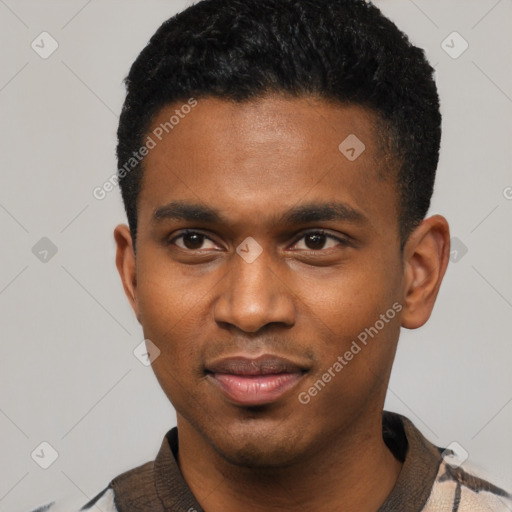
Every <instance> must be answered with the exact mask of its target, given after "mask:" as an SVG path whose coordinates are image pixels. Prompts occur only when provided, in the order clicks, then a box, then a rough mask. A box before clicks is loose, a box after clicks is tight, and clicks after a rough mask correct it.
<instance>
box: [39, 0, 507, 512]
mask: <svg viewBox="0 0 512 512" xmlns="http://www.w3.org/2000/svg"><path fill="white" fill-rule="evenodd" d="M432 73H433V69H432V68H431V66H430V65H429V64H428V63H427V61H426V59H425V57H424V54H423V52H422V51H421V50H420V49H418V48H415V47H414V46H412V45H411V44H410V43H409V42H408V40H407V38H406V37H405V36H404V35H403V34H402V33H401V32H400V31H399V30H398V29H397V28H396V27H395V26H394V25H393V23H391V22H390V21H389V20H387V19H386V18H384V17H383V16H382V15H381V13H380V12H379V11H378V9H377V8H376V7H374V6H372V5H371V4H369V3H366V2H363V1H360V0H337V1H332V0H315V1H313V0H244V1H241V0H235V1H233V0H203V1H201V2H199V3H197V4H196V5H193V6H191V7H189V8H188V9H186V10H185V11H183V12H182V13H180V14H178V15H177V16H175V17H173V18H171V19H170V20H168V21H166V22H165V23H164V24H163V25H162V26H161V27H160V28H159V30H158V31H157V32H156V34H155V35H154V36H153V38H152V39H151V41H150V43H149V44H148V46H146V48H144V50H143V51H142V52H141V54H140V55H139V57H138V58H137V60H136V61H135V63H134V64H133V66H132V68H131V70H130V73H129V75H128V77H127V79H126V85H127V97H126V102H125V104H124V107H123V111H122V115H121V119H120V124H119V130H118V138H119V144H118V149H117V156H118V163H119V172H118V177H119V183H120V186H121V190H122V195H123V200H124V204H125V208H126V212H127V217H128V223H129V226H125V225H120V226H118V227H117V228H116V229H115V232H114V236H115V240H116V244H117V259H116V263H117V268H118V270H119V273H120V276H121V279H122V282H123V286H124V290H125V292H126V295H127V297H128V300H129V301H130V304H131V306H132V308H133V310H134V312H135V314H136V316H137V318H138V320H139V322H140V324H141V325H142V328H143V331H144V337H145V338H146V340H148V341H147V348H148V352H149V357H150V359H151V360H152V366H153V369H154V372H155V375H156V377H157V379H158V381H159V383H160V385H161V386H162V388H163V390H164V392H165V393H166V395H167V396H168V398H169V400H170V401H171V403H172V405H173V406H174V408H175V409H176V414H177V428H174V429H172V430H170V431H169V432H168V434H167V435H166V436H165V438H164V440H163V442H162V446H161V449H160V452H159V453H158V455H157V457H156V459H155V461H154V462H148V463H147V464H145V465H143V466H141V467H138V468H135V469H132V470H130V471H127V472H126V473H123V474H122V475H119V476H118V477H116V478H114V479H113V480H112V482H111V483H110V484H109V485H108V487H107V488H105V489H104V490H103V491H102V492H100V493H99V494H98V496H97V497H96V498H94V499H93V500H92V501H91V502H90V503H88V504H86V505H84V506H83V507H82V508H81V509H80V510H92V509H93V508H94V507H95V506H97V507H98V508H99V509H100V510H103V511H107V510H111V511H120V512H125V511H152V512H156V511H183V512H185V511H188V512H192V511H201V510H205V511H207V512H217V511H223V512H235V511H236V512H238V511H251V512H252V511H254V512H260V511H269V510H276V511H277V510H279V511H298V510H307V511H318V510H322V511H325V512H330V511H338V510H344V511H357V512H360V511H363V512H366V511H368V512H370V511H372V512H374V511H381V512H383V511H401V512H404V511H424V512H431V511H461V512H470V511H471V512H473V511H476V510H498V511H500V510H503V511H505V510H510V507H511V506H512V501H511V496H510V495H509V494H507V493H506V492H505V491H504V490H502V489H500V488H498V487H496V486H493V485H492V484H491V483H489V482H486V481H484V480H481V479H479V478H477V477H476V476H473V475H470V474H468V473H466V472H465V471H464V470H462V469H461V468H460V467H455V466H456V464H455V465H451V464H450V463H449V459H448V458H447V457H446V453H445V452H444V450H443V448H437V447H435V446H434V445H432V444H431V443H430V442H429V441H427V440H426V439H425V438H424V437H423V436H422V435H421V433H420V432H419V431H418V430H417V429H416V428H415V427H414V425H413V424H412V423H411V422H410V421H409V420H408V419H407V418H405V417H403V416H399V415H397V414H392V413H389V412H383V406H384V399H385V395H386V389H387V384H388V380H389V376H390V372H391V368H392V363H393V359H394V355H395V351H396V347H397V342H398V338H399V333H400V329H401V327H405V328H408V329H415V328H418V327H420V326H422V325H423V324H425V322H426V321H427V320H428V318H429V316H430V314H431V312H432V309H433V306H434V303H435V300H436V297H437V294H438V291H439V288H440V285H441V281H442V279H443V276H444V273H445V270H446V267H447V263H448V255H449V238H450V237H449V228H448V224H447V221H446V220H445V219H444V218H443V217H441V216H439V215H434V216H431V217H429V218H425V216H426V214H427V210H428V208H429V204H430V198H431V195H432V190H433V184H434V177H435V171H436V167H437V162H438V154H439V144H440V124H441V116H440V113H439V101H438V95H437V91H436V87H435V83H434V81H433V77H432ZM445 458H446V460H445ZM447 461H448V462H447ZM40 510H50V511H52V512H53V511H54V510H57V505H50V506H49V507H43V508H42V509H40Z"/></svg>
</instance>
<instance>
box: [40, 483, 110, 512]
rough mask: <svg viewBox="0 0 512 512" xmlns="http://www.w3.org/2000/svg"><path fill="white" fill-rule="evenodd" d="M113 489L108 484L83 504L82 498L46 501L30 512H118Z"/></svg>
mask: <svg viewBox="0 0 512 512" xmlns="http://www.w3.org/2000/svg"><path fill="white" fill-rule="evenodd" d="M114 497H115V495H114V491H113V489H111V487H110V486H108V487H106V488H105V489H103V490H102V491H101V492H100V493H99V494H97V495H96V496H95V497H94V498H92V499H91V500H90V501H88V502H87V503H85V504H84V500H83V499H82V500H81V501H78V500H76V499H74V500H71V499H68V500H61V501H54V502H52V503H48V504H47V505H43V506H41V507H38V508H36V509H35V510H32V511H31V512H86V511H88V510H91V511H92V510H101V511H102V512H118V510H117V508H116V505H115V502H114Z"/></svg>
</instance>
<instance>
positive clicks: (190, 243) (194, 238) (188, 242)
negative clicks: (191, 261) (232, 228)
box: [169, 231, 217, 251]
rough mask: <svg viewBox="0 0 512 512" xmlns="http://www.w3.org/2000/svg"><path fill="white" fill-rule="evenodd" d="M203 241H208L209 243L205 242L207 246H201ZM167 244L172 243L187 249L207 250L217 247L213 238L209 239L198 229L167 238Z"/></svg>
mask: <svg viewBox="0 0 512 512" xmlns="http://www.w3.org/2000/svg"><path fill="white" fill-rule="evenodd" d="M205 242H209V244H207V245H209V247H204V246H203V244H204V243H205ZM169 244H174V245H176V246H177V247H179V248H180V249H184V250H188V251H197V250H202V249H207V250H208V249H215V248H216V247H217V244H215V243H214V242H213V240H210V239H209V238H208V237H207V236H206V235H204V234H203V233H200V232H198V231H185V232H184V233H181V234H179V235H177V236H175V237H173V238H172V239H171V240H169Z"/></svg>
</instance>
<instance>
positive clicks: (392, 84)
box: [117, 0, 441, 247]
mask: <svg viewBox="0 0 512 512" xmlns="http://www.w3.org/2000/svg"><path fill="white" fill-rule="evenodd" d="M433 74H434V69H433V68H432V67H431V66H430V64H429V63H428V61H427V59H426V57H425V54H424V52H423V50H421V49H420V48H417V47H415V46H413V45H412V44H411V43H410V42H409V40H408V38H407V36H406V35H405V34H404V33H402V32H401V31H400V30H399V29H398V28H397V27H396V25H395V24H394V23H393V22H391V21H390V20H389V19H387V18H386V17H385V16H384V15H383V14H382V13H381V12H380V10H379V9H378V8H377V7H375V6H374V5H372V4H371V3H370V2H365V1H363V0H202V1H200V2H198V3H196V4H194V5H192V6H190V7H188V8H187V9H185V10H184V11H182V12H180V13H178V14H176V15H175V16H173V17H172V18H170V19H168V20H167V21H165V22H164V23H163V24H162V25H161V26H160V28H159V29H158V30H157V31H156V33H155V34H154V35H153V37H152V38H151V40H150V41H149V43H148V44H147V46H146V47H145V48H144V49H143V50H142V52H141V53H140V55H139V56H138V57H137V59H136V60H135V62H134V63H133V65H132V66H131V69H130V72H129V74H128V76H127V77H126V78H125V85H126V89H127V96H126V100H125V103H124V105H123V109H122V112H121V116H120V121H119V128H118V132H117V135H118V145H117V159H118V169H119V170H118V179H119V184H120V187H121V193H122V197H123V202H124V206H125V209H126V214H127V217H128V223H129V226H130V232H131V235H132V239H133V242H134V246H135V243H136V234H137V198H138V196H139V192H140V187H141V180H142V172H143V169H142V167H143V159H141V160H140V162H139V161H138V160H137V161H136V160H134V159H133V158H132V157H133V154H134V152H136V151H137V150H138V149H139V148H141V146H142V145H143V143H144V139H145V137H146V136H147V134H148V130H149V127H150V124H151V122H152V119H154V116H155V115H156V114H157V113H158V112H159V111H160V110H161V109H162V108H163V107H165V106H167V105H169V104H171V103H175V102H178V101H183V102H187V100H190V98H191V97H193V98H201V97H216V98H219V99H225V100H230V101H236V102H243V101H248V100H251V99H256V98H258V97H264V96H266V95H269V94H271V93H280V94H283V93H284V94H286V95H289V96H291V97H307V96H312V97H317V98H322V99H326V100H329V101H334V102H336V103H339V104H356V105H360V106H363V107H366V108H368V109H369V110H371V111H372V112H373V113H375V114H377V118H378V119H379V120H380V121H381V122H379V125H381V128H380V130H379V133H380V134H381V139H382V140H384V139H385V140H386V141H387V144H386V145H385V146H386V147H387V148H388V152H389V153H390V154H391V156H392V157H393V161H394V162H396V169H397V172H396V181H397V189H398V190H397V192H398V201H399V204H398V207H399V219H398V220H399V228H400V239H401V245H402V247H403V244H404V242H405V240H406V239H407V237H408V235H409V234H410V232H411V231H412V230H413V229H414V228H415V227H416V226H417V225H418V224H419V223H420V222H421V220H422V219H423V218H424V217H425V215H426V213H427V211H428V208H429V205H430V199H431V196H432V192H433V187H434V179H435V173H436V168H437V164H438V159H439V146H440V139H441V114H440V111H439V97H438V94H437V89H436V85H435V81H434V77H433ZM340 142H341V141H340ZM130 159H131V161H133V166H132V168H127V166H126V163H127V162H128V161H130Z"/></svg>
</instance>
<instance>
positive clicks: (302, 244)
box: [294, 231, 348, 251]
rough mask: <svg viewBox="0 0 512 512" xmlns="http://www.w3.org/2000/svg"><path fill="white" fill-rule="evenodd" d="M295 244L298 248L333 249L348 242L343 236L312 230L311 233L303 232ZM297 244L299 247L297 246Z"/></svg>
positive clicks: (311, 249)
mask: <svg viewBox="0 0 512 512" xmlns="http://www.w3.org/2000/svg"><path fill="white" fill-rule="evenodd" d="M294 245H295V246H296V247H295V248H296V249H298V250H306V251H308V250H309V251H320V250H322V249H323V250H325V249H332V248H333V247H336V246H337V245H342V246H346V245H348V242H347V241H346V240H343V239H342V238H338V237H336V236H334V235H329V234H327V233H324V232H323V231H310V232H309V233H305V234H303V235H302V237H301V238H300V239H299V240H298V241H297V242H295V244H294ZM297 245H298V246H299V247H297Z"/></svg>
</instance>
